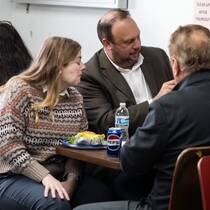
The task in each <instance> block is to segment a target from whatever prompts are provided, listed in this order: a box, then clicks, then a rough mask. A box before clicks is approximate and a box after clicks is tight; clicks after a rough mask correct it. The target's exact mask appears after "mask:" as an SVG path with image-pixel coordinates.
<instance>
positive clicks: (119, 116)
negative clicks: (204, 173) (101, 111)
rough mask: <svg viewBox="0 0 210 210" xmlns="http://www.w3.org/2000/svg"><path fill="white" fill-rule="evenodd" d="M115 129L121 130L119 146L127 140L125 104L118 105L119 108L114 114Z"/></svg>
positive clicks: (127, 123) (127, 122)
mask: <svg viewBox="0 0 210 210" xmlns="http://www.w3.org/2000/svg"><path fill="white" fill-rule="evenodd" d="M115 127H118V128H121V129H122V137H121V145H122V146H123V145H124V143H125V142H126V141H127V140H128V139H129V135H128V127H129V112H128V109H127V107H126V104H125V103H120V107H119V108H117V110H116V112H115Z"/></svg>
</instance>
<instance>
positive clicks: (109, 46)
mask: <svg viewBox="0 0 210 210" xmlns="http://www.w3.org/2000/svg"><path fill="white" fill-rule="evenodd" d="M102 43H103V46H104V47H105V48H107V49H108V50H111V49H112V46H111V42H110V41H109V40H108V39H106V38H103V39H102Z"/></svg>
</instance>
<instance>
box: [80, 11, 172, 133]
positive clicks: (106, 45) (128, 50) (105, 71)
mask: <svg viewBox="0 0 210 210" xmlns="http://www.w3.org/2000/svg"><path fill="white" fill-rule="evenodd" d="M97 31H98V37H99V39H100V41H101V43H102V44H103V49H101V50H99V51H98V52H97V53H96V54H95V55H94V56H93V57H92V58H91V59H90V60H89V61H88V62H87V63H86V71H85V72H84V74H83V76H82V79H81V83H80V86H79V90H80V92H81V93H82V95H83V97H84V104H85V109H86V112H87V117H88V122H89V129H90V130H93V131H95V132H97V133H105V134H106V133H107V130H108V128H109V127H113V126H114V113H115V111H116V109H117V108H118V107H119V103H120V102H126V106H127V107H128V110H129V114H130V126H129V133H130V135H131V134H133V133H134V132H135V130H136V128H137V127H138V126H139V125H141V124H142V123H143V121H144V119H145V116H146V115H147V113H148V110H149V103H150V102H152V101H153V100H155V99H157V98H159V97H160V96H162V95H164V94H166V93H168V92H170V91H171V90H172V88H173V87H174V85H175V83H174V81H173V80H172V81H170V82H166V81H169V80H171V79H172V78H173V76H172V72H171V68H170V64H169V59H168V57H167V55H166V53H165V52H164V51H163V50H161V49H159V48H154V47H141V40H140V30H139V28H138V26H137V25H136V23H135V21H134V20H133V19H132V18H131V16H130V14H129V12H128V11H124V10H121V9H113V10H110V11H109V12H108V13H107V14H105V15H104V17H102V18H101V20H100V21H99V22H98V25H97ZM162 85H163V86H162ZM161 87H162V88H161Z"/></svg>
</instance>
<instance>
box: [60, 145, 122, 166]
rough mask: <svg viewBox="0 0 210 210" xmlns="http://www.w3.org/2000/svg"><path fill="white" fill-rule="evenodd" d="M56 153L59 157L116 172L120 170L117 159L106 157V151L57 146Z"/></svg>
mask: <svg viewBox="0 0 210 210" xmlns="http://www.w3.org/2000/svg"><path fill="white" fill-rule="evenodd" d="M56 152H57V154H59V155H63V156H66V157H70V158H73V159H76V160H81V161H85V162H88V163H92V164H95V165H99V166H103V167H107V168H112V169H116V170H120V169H121V168H120V161H119V158H118V157H111V156H108V155H107V151H106V150H80V149H72V148H66V147H63V146H59V147H57V149H56Z"/></svg>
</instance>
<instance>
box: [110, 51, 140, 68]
mask: <svg viewBox="0 0 210 210" xmlns="http://www.w3.org/2000/svg"><path fill="white" fill-rule="evenodd" d="M139 53H140V52H139ZM139 53H138V56H137V57H136V58H135V59H132V58H131V57H128V58H121V57H119V55H118V54H116V53H113V60H114V62H115V63H116V64H117V65H118V66H120V67H121V68H124V69H131V68H132V67H133V66H134V65H135V64H136V63H137V62H138V58H139Z"/></svg>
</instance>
